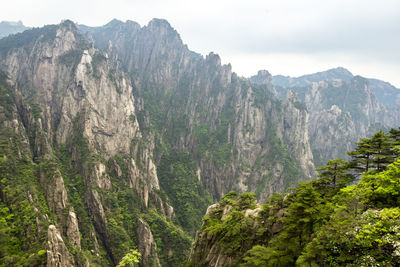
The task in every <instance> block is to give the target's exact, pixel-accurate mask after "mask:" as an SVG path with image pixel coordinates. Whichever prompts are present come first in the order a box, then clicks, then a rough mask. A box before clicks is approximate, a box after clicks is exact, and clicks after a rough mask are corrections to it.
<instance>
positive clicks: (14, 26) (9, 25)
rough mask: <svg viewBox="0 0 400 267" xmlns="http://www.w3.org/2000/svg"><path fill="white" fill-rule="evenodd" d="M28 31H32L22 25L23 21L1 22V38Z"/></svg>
mask: <svg viewBox="0 0 400 267" xmlns="http://www.w3.org/2000/svg"><path fill="white" fill-rule="evenodd" d="M28 29H30V27H26V26H25V25H24V24H23V23H22V21H18V22H13V21H1V22H0V38H3V37H6V36H8V35H10V34H16V33H19V32H23V31H25V30H28Z"/></svg>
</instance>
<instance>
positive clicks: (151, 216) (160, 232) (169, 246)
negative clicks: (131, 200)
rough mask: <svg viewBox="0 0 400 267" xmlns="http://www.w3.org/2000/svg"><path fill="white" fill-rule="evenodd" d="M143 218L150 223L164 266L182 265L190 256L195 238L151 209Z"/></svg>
mask: <svg viewBox="0 0 400 267" xmlns="http://www.w3.org/2000/svg"><path fill="white" fill-rule="evenodd" d="M143 218H144V219H145V220H146V222H147V223H148V224H149V226H150V229H151V232H152V233H153V237H154V240H155V242H156V244H157V252H158V256H159V259H160V263H161V265H162V266H181V265H182V263H183V262H184V261H185V260H186V259H187V257H188V256H189V252H190V251H189V249H190V245H191V244H192V242H193V239H192V238H191V237H190V236H189V235H187V234H186V233H185V232H184V231H182V230H181V229H180V228H178V227H177V226H176V225H175V224H174V223H173V222H171V221H170V220H168V219H166V218H165V217H163V216H161V215H159V214H158V213H157V211H156V210H154V209H150V210H149V211H148V212H146V214H143Z"/></svg>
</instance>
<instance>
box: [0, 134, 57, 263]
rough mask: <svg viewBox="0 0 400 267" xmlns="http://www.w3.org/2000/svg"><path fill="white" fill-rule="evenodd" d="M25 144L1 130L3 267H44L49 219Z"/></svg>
mask: <svg viewBox="0 0 400 267" xmlns="http://www.w3.org/2000/svg"><path fill="white" fill-rule="evenodd" d="M28 155H29V154H28V153H26V151H24V145H23V140H22V139H21V138H20V137H19V136H17V135H15V134H14V133H12V132H11V130H10V129H8V128H5V127H4V128H3V127H2V128H1V129H0V266H44V265H45V264H46V253H45V252H43V251H46V250H45V249H46V232H47V227H48V221H46V220H45V219H44V217H43V216H46V215H50V212H49V210H48V207H47V205H46V202H45V201H44V196H43V193H42V192H41V191H40V189H39V188H40V186H39V184H38V166H37V165H36V164H34V163H33V162H32V160H31V159H30V158H29V157H28Z"/></svg>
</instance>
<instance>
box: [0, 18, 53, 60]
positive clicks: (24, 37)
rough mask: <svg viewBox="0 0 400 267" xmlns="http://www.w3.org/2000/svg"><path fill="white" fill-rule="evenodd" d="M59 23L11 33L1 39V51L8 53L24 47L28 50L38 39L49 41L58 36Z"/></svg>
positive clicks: (3, 53) (4, 53)
mask: <svg viewBox="0 0 400 267" xmlns="http://www.w3.org/2000/svg"><path fill="white" fill-rule="evenodd" d="M57 27H58V26H57V25H47V26H44V27H41V28H32V29H30V30H27V31H24V32H23V33H17V34H12V35H9V36H7V37H5V38H2V39H0V53H1V54H2V55H6V54H7V53H8V52H9V51H10V50H11V49H17V48H21V47H24V48H25V49H26V50H27V52H28V51H29V50H30V48H31V47H32V46H33V45H34V43H35V42H36V41H37V40H38V41H40V42H49V41H51V40H54V38H55V37H56V31H57Z"/></svg>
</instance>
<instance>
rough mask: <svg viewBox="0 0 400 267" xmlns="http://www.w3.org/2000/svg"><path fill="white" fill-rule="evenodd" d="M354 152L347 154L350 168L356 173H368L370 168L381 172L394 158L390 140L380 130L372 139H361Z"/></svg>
mask: <svg viewBox="0 0 400 267" xmlns="http://www.w3.org/2000/svg"><path fill="white" fill-rule="evenodd" d="M356 144H357V147H356V148H355V150H354V151H351V152H348V153H347V154H348V155H349V156H351V158H352V160H351V168H352V169H353V170H355V171H356V172H360V173H364V172H368V171H369V170H371V169H372V168H374V169H376V170H377V171H383V170H384V169H385V168H386V166H387V165H389V164H390V163H392V162H393V161H394V159H395V157H396V155H395V153H394V150H393V145H392V142H391V138H390V137H389V135H387V134H385V133H384V132H383V131H382V130H380V131H379V132H377V133H375V134H374V136H373V137H372V138H361V139H360V142H358V143H356Z"/></svg>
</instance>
